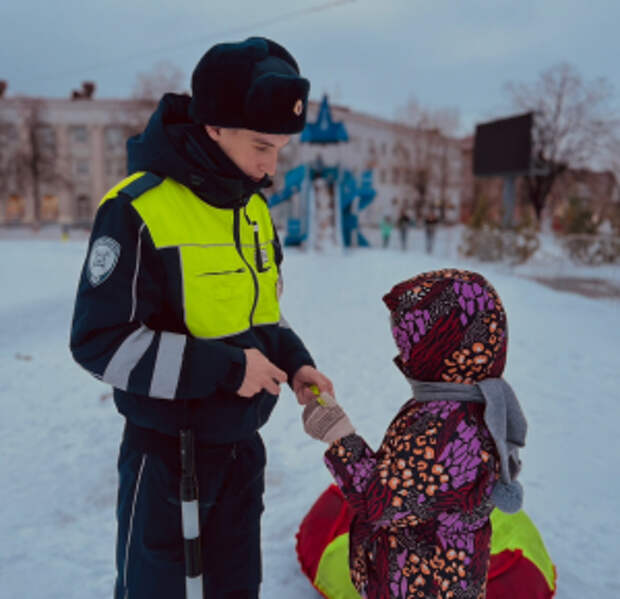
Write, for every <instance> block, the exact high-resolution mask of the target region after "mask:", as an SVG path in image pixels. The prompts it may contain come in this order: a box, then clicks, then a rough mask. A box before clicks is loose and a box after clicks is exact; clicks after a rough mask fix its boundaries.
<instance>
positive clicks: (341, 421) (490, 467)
mask: <svg viewBox="0 0 620 599" xmlns="http://www.w3.org/2000/svg"><path fill="white" fill-rule="evenodd" d="M383 301H384V302H385V304H386V305H387V307H388V309H389V311H390V322H391V330H392V334H393V336H394V340H395V341H396V345H397V347H398V351H399V354H398V356H397V357H396V358H395V360H394V361H395V363H396V365H397V367H398V368H399V369H400V370H401V371H402V373H403V374H404V375H405V378H406V379H407V381H408V382H409V383H410V384H411V387H412V391H413V397H412V398H411V399H410V400H409V401H407V402H406V403H405V404H404V405H403V406H402V407H401V408H400V410H399V411H398V413H397V415H396V417H395V418H394V420H393V421H392V423H391V424H390V426H389V427H388V429H387V432H386V435H385V437H384V438H383V442H382V443H381V446H380V447H379V450H378V451H376V452H375V451H373V450H372V449H371V448H370V447H369V446H368V444H367V443H366V441H365V440H364V439H363V438H362V437H361V436H360V435H358V434H357V433H356V432H355V429H354V427H353V425H352V424H351V421H350V420H349V418H348V417H347V415H346V414H345V412H344V411H343V409H342V408H341V407H340V405H339V404H338V403H337V402H336V400H335V399H334V398H333V397H332V396H329V395H327V394H323V395H322V396H321V397H320V398H319V401H314V402H311V403H309V404H307V405H306V408H305V409H304V412H303V420H304V428H305V430H306V432H307V433H308V434H309V435H310V436H311V437H313V438H315V439H319V440H321V441H324V442H326V443H328V444H329V448H328V449H327V451H326V452H325V462H326V464H327V467H328V468H329V470H330V471H331V472H332V474H333V476H334V479H335V481H336V483H337V484H338V486H339V487H340V489H341V490H342V492H343V493H344V495H345V497H346V499H347V501H348V503H349V505H350V506H351V508H352V509H353V514H354V517H353V520H352V523H351V526H350V530H349V568H350V576H351V581H352V582H353V585H354V586H355V587H356V589H357V591H358V592H359V593H360V594H361V596H362V597H365V598H368V599H392V598H399V599H400V598H403V597H419V598H421V599H422V598H423V599H431V598H432V599H448V598H455V599H456V598H458V597H463V598H465V597H467V598H471V599H477V598H479V597H484V596H485V588H486V580H487V570H488V567H489V557H490V540H491V524H490V521H489V516H490V514H491V511H492V510H493V508H494V507H497V508H499V509H500V510H502V511H504V512H507V513H515V512H517V511H519V510H520V508H521V505H522V502H523V490H522V487H521V485H520V483H519V482H518V481H517V480H516V477H517V475H518V473H519V470H520V467H521V462H520V460H519V456H518V449H517V448H518V447H523V446H524V443H525V434H526V429H527V423H526V421H525V418H524V416H523V413H522V411H521V408H520V405H519V402H518V400H517V398H516V396H515V395H514V393H513V391H512V389H511V387H510V386H509V385H508V383H506V382H505V381H504V379H503V378H502V373H503V371H504V366H505V363H506V349H507V342H508V338H507V320H506V313H505V311H504V307H503V304H502V302H501V300H500V298H499V296H498V294H497V292H496V291H495V289H494V288H493V287H492V286H491V285H490V284H489V282H488V281H487V280H486V279H485V278H484V277H482V276H481V275H480V274H477V273H474V272H468V271H461V270H452V269H446V270H439V271H434V272H427V273H423V274H420V275H417V276H415V277H413V278H411V279H409V280H406V281H403V282H402V283H399V284H397V285H395V286H394V287H393V288H392V290H391V291H390V292H389V293H387V294H386V295H385V296H384V297H383ZM356 399H357V400H359V399H360V398H359V397H358V398H356ZM374 399H375V400H376V399H377V398H374ZM379 400H381V401H386V398H379ZM351 401H353V399H351ZM389 403H390V404H391V400H390V402H389ZM334 576H336V573H334Z"/></svg>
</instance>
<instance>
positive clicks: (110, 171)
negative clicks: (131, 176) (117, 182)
mask: <svg viewBox="0 0 620 599" xmlns="http://www.w3.org/2000/svg"><path fill="white" fill-rule="evenodd" d="M105 174H106V175H107V176H108V177H113V178H115V179H116V178H118V177H125V176H126V175H127V166H126V161H125V158H124V157H123V158H108V160H106V161H105Z"/></svg>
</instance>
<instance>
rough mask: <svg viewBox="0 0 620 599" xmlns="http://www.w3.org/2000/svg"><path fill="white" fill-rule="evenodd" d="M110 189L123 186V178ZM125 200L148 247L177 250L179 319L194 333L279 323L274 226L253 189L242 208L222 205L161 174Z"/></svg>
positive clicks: (223, 333) (220, 333) (212, 335)
mask: <svg viewBox="0 0 620 599" xmlns="http://www.w3.org/2000/svg"><path fill="white" fill-rule="evenodd" d="M138 175H139V174H138ZM130 179H131V180H132V181H133V180H134V179H135V176H134V175H132V177H131V178H128V179H126V180H125V181H124V183H125V184H128V183H129V182H130ZM112 191H114V192H115V193H114V195H116V193H118V192H119V191H122V183H121V184H120V185H118V186H116V188H114V190H112ZM112 191H111V192H110V193H112ZM108 195H110V194H108ZM106 197H107V196H106ZM132 204H133V207H134V208H135V209H136V211H137V212H138V213H139V214H140V216H141V218H142V220H143V222H144V223H145V224H146V226H147V228H148V230H149V233H150V235H151V239H152V240H153V243H154V244H155V247H156V248H157V249H162V248H169V247H173V248H177V249H178V251H179V256H180V265H179V266H180V269H181V277H182V288H183V307H184V312H185V314H184V318H185V324H186V326H187V328H188V330H189V331H190V333H191V334H192V335H193V336H195V337H199V338H203V339H218V338H222V337H229V336H232V335H236V334H238V333H241V332H243V331H246V330H248V329H249V328H250V327H251V326H254V325H265V324H276V323H278V321H279V320H280V308H279V305H278V296H277V289H276V285H277V280H278V269H277V265H276V263H275V252H274V248H273V242H274V230H273V224H272V222H271V217H270V215H269V208H268V207H267V204H266V203H265V202H264V200H263V199H262V198H261V197H260V196H259V195H258V194H255V195H253V196H252V197H251V198H250V200H249V202H248V204H247V205H246V206H245V208H241V209H238V210H231V209H221V208H215V207H214V206H211V205H209V204H207V203H206V202H204V201H203V200H201V199H200V198H198V197H197V196H196V195H195V194H194V193H192V192H191V191H190V190H189V189H188V188H187V187H185V186H183V185H181V184H180V183H177V182H176V181H174V180H172V179H164V180H163V181H162V182H161V183H160V184H159V185H157V186H156V187H154V188H152V189H150V190H148V191H146V192H145V193H143V194H142V195H140V196H139V197H138V198H136V199H135V200H134V201H133V202H132ZM235 228H237V229H238V231H239V233H238V238H237V239H236V238H235ZM255 231H256V236H255Z"/></svg>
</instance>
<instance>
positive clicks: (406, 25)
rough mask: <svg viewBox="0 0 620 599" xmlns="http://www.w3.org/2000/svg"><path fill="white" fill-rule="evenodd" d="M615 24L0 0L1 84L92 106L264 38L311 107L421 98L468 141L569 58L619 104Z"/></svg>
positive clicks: (222, 0) (610, 6)
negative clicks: (303, 81) (285, 54)
mask: <svg viewBox="0 0 620 599" xmlns="http://www.w3.org/2000/svg"><path fill="white" fill-rule="evenodd" d="M327 5H332V6H330V7H328V8H325V9H322V10H316V11H314V12H310V10H311V9H312V8H313V7H317V8H321V7H325V6H327ZM306 9H307V10H306ZM304 10H305V11H306V12H305V13H304V14H300V13H302V12H303V11H304ZM619 23H620V2H618V0H589V1H588V0H538V1H534V0H518V1H517V0H514V1H508V0H351V1H348V2H347V1H346V0H341V1H340V2H338V1H337V0H336V1H333V2H330V0H288V1H286V2H285V1H283V0H262V1H261V0H227V1H226V0H174V1H171V0H167V1H164V0H98V1H93V0H80V1H78V0H57V1H56V2H49V1H48V0H2V2H1V6H0V26H1V31H2V35H1V41H0V79H6V80H7V81H8V83H9V87H8V94H9V95H12V94H29V95H41V96H58V97H66V96H68V95H69V94H70V91H71V90H72V89H74V88H78V87H79V86H80V84H81V82H82V81H83V80H86V79H88V80H94V81H96V83H97V92H96V94H97V97H123V96H128V95H130V94H131V91H132V88H133V86H134V83H135V80H136V77H137V74H138V73H139V72H144V71H148V70H150V69H151V68H152V67H153V65H154V64H155V63H157V62H158V61H161V60H167V61H169V62H171V63H173V64H175V65H177V66H178V67H180V68H181V69H182V70H183V71H184V73H185V74H186V81H187V87H188V88H189V79H190V75H191V71H192V69H193V67H194V65H195V64H196V62H197V61H198V60H199V58H200V57H201V56H202V54H203V53H204V52H205V51H206V50H207V49H208V48H209V47H210V46H211V45H212V44H213V43H216V42H218V41H231V40H239V39H244V38H245V37H248V36H250V35H264V36H267V37H271V38H273V39H274V40H276V41H278V42H280V43H282V44H283V45H285V46H286V47H287V48H288V49H289V50H290V51H291V53H292V54H293V55H294V56H295V57H296V59H297V60H298V62H299V64H300V67H301V69H302V73H303V74H304V75H305V76H306V77H308V78H309V79H310V81H311V92H310V95H311V97H312V98H314V99H319V98H320V96H321V95H322V94H323V93H324V92H328V93H329V94H330V98H331V99H332V100H333V101H336V102H338V103H340V104H345V105H348V106H350V107H351V108H354V109H357V110H361V111H363V112H366V113H369V114H374V115H377V116H382V117H385V118H389V119H392V118H394V116H395V114H396V110H397V108H399V107H401V106H403V105H404V104H405V103H406V102H407V99H408V98H409V97H411V96H415V97H417V98H418V100H419V101H420V102H421V103H422V104H424V105H427V106H430V107H434V108H440V107H454V108H458V109H459V111H460V114H461V120H462V123H463V131H462V132H463V133H465V132H467V131H468V130H470V129H472V128H473V126H474V125H475V123H476V122H480V121H484V120H488V119H489V118H491V117H494V116H499V115H501V114H505V111H506V109H507V96H506V94H505V92H504V90H503V86H504V84H505V83H506V82H507V81H524V82H528V81H533V80H534V79H535V78H536V76H537V74H538V73H539V72H540V71H541V70H542V69H544V68H546V67H549V66H552V65H554V64H556V63H559V62H562V61H565V62H570V63H572V64H574V65H575V66H576V67H577V69H578V70H579V71H580V72H581V74H582V75H583V77H584V78H585V79H586V80H590V79H594V78H597V77H606V78H607V79H608V80H609V81H610V82H611V83H612V85H613V87H614V90H615V92H616V98H617V97H618V94H620V68H619V66H618V65H619V63H620V60H619V57H620V42H619V41H618V40H619V39H620V26H619Z"/></svg>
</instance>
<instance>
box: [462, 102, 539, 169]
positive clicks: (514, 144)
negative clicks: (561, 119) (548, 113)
mask: <svg viewBox="0 0 620 599" xmlns="http://www.w3.org/2000/svg"><path fill="white" fill-rule="evenodd" d="M533 118H534V113H532V112H528V113H526V114H521V115H517V116H512V117H508V118H505V119H499V120H497V121H491V122H489V123H481V124H480V125H476V136H475V138H474V175H475V176H477V177H490V176H501V175H524V174H526V173H528V172H529V170H530V163H531V158H532V124H533Z"/></svg>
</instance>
